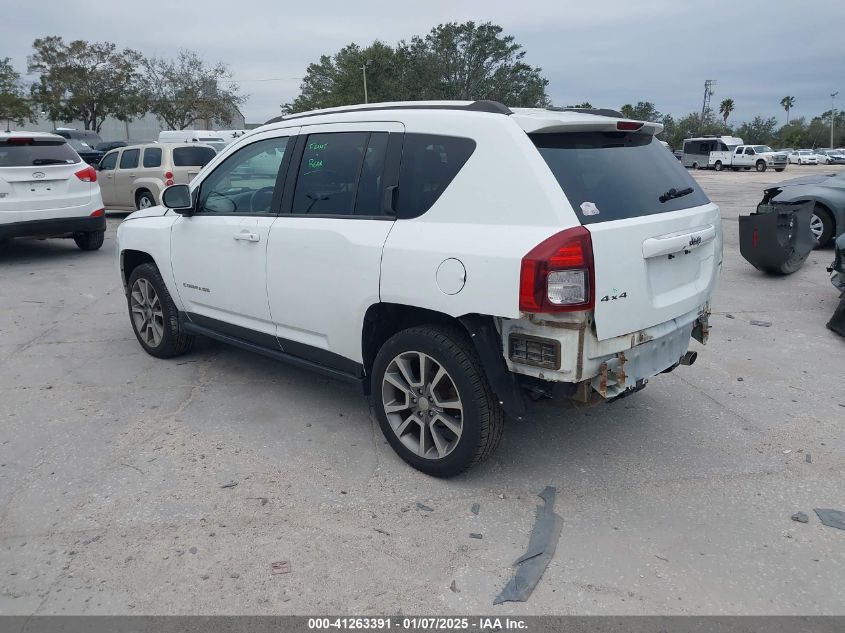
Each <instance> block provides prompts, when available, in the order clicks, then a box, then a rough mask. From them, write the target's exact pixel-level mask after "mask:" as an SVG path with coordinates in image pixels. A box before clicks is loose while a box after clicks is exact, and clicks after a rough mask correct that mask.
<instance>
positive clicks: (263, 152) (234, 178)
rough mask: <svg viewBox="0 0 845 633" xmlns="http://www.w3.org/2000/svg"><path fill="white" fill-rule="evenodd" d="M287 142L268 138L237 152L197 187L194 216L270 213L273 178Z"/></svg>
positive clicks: (274, 181)
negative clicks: (198, 188)
mask: <svg viewBox="0 0 845 633" xmlns="http://www.w3.org/2000/svg"><path fill="white" fill-rule="evenodd" d="M287 143H288V138H287V137H286V136H284V137H279V138H269V139H265V140H263V141H257V142H255V143H251V144H250V145H247V146H246V147H243V148H241V149H239V150H238V151H237V152H235V153H234V154H232V155H231V156H229V157H228V158H227V159H226V160H225V161H223V162H222V163H220V165H218V166H217V167H216V168H215V169H214V171H213V172H211V174H210V175H209V176H208V178H206V179H205V180H204V181H203V182H202V184H201V185H200V195H199V203H198V205H197V209H198V213H219V214H224V215H227V214H232V213H238V214H240V213H271V211H272V209H271V206H272V202H273V194H274V192H275V189H276V177H277V176H278V175H279V168H280V167H281V164H282V159H283V158H284V155H285V149H286V148H287Z"/></svg>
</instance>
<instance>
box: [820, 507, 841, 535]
mask: <svg viewBox="0 0 845 633" xmlns="http://www.w3.org/2000/svg"><path fill="white" fill-rule="evenodd" d="M813 512H815V513H816V515H817V516H818V517H819V520H821V522H822V523H824V524H825V525H826V526H827V527H832V528H836V529H837V530H845V512H842V510H833V509H832V508H813Z"/></svg>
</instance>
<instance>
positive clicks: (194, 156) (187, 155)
mask: <svg viewBox="0 0 845 633" xmlns="http://www.w3.org/2000/svg"><path fill="white" fill-rule="evenodd" d="M215 155H216V154H215V152H214V150H213V149H211V148H210V147H177V148H176V149H174V150H173V164H174V165H175V166H176V167H205V166H206V165H207V164H208V163H209V161H210V160H211V159H212V158H214V156H215Z"/></svg>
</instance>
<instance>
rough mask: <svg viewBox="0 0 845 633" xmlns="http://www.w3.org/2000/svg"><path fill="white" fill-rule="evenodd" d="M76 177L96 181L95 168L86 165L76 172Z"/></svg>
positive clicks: (86, 180)
mask: <svg viewBox="0 0 845 633" xmlns="http://www.w3.org/2000/svg"><path fill="white" fill-rule="evenodd" d="M76 177H77V178H79V179H80V180H81V181H82V182H97V170H96V169H94V168H93V167H91V165H88V166H87V167H86V168H85V169H80V170H79V171H78V172H76Z"/></svg>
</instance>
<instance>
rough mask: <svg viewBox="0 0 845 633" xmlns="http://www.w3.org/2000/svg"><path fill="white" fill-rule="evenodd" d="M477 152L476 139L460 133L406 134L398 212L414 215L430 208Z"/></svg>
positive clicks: (401, 216)
mask: <svg viewBox="0 0 845 633" xmlns="http://www.w3.org/2000/svg"><path fill="white" fill-rule="evenodd" d="M474 151H475V141H473V140H472V139H469V138H460V137H456V136H435V135H432V134H405V142H404V144H403V146H402V165H401V167H400V170H399V191H398V197H397V205H396V207H397V211H398V215H399V217H400V218H414V217H417V216H420V215H422V214H423V213H425V212H426V211H428V210H429V209H430V208H431V206H432V205H433V204H434V203H435V202H436V201H437V199H438V198H439V197H440V196H441V194H442V193H443V192H444V191H445V190H446V187H448V186H449V183H451V182H452V180H453V179H454V178H455V176H457V175H458V172H459V171H460V170H461V168H462V167H463V166H464V164H465V163H466V162H467V160H469V157H470V156H471V155H472V153H473V152H474Z"/></svg>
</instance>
